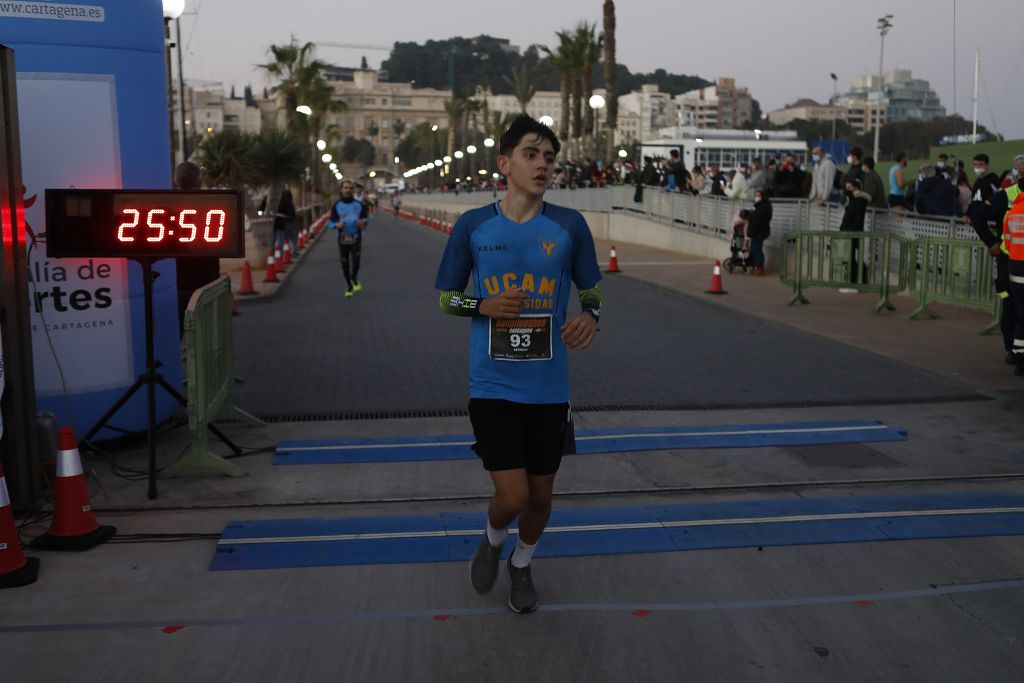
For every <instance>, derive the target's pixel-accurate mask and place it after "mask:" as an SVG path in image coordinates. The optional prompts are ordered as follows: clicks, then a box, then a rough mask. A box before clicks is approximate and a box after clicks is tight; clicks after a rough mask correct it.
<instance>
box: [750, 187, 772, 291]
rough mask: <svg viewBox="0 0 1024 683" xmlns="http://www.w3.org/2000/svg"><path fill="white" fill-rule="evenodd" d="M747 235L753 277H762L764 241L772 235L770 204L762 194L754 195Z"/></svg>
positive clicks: (756, 193)
mask: <svg viewBox="0 0 1024 683" xmlns="http://www.w3.org/2000/svg"><path fill="white" fill-rule="evenodd" d="M747 234H748V235H750V260H751V263H752V264H753V266H754V269H753V270H752V271H751V272H750V274H751V275H753V276H755V277H760V276H762V275H764V241H765V240H766V239H768V237H769V236H771V234H772V203H771V201H769V200H768V197H766V196H765V195H764V192H755V193H754V210H753V211H752V212H751V213H750V218H749V219H748V226H747Z"/></svg>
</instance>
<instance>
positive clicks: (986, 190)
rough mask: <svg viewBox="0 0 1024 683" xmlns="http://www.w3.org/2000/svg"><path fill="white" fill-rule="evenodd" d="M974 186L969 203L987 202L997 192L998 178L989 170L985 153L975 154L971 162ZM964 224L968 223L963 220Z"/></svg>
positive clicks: (966, 220) (967, 220)
mask: <svg viewBox="0 0 1024 683" xmlns="http://www.w3.org/2000/svg"><path fill="white" fill-rule="evenodd" d="M972 163H973V166H972V168H973V170H974V177H975V178H976V180H975V181H974V186H973V187H972V188H971V201H975V202H987V201H988V200H989V199H991V198H992V195H993V194H995V193H996V192H998V191H999V176H997V175H996V174H995V173H993V172H992V171H990V170H989V158H988V155H987V154H985V153H981V154H975V155H974V159H973V160H972ZM965 222H970V220H969V219H965Z"/></svg>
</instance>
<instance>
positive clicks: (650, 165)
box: [640, 157, 661, 186]
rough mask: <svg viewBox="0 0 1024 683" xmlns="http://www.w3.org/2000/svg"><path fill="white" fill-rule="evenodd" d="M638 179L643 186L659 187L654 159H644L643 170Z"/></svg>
mask: <svg viewBox="0 0 1024 683" xmlns="http://www.w3.org/2000/svg"><path fill="white" fill-rule="evenodd" d="M640 179H641V182H642V183H643V184H644V185H655V186H658V185H661V177H660V175H659V174H658V168H657V166H655V165H654V159H652V158H651V157H644V170H643V174H642V175H641V178H640Z"/></svg>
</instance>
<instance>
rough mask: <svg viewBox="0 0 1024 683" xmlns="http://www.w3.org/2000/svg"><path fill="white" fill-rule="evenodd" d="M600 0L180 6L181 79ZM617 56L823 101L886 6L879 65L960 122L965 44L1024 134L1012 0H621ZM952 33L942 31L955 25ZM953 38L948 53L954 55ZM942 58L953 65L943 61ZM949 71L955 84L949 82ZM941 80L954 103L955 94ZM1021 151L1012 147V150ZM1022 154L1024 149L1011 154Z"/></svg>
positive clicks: (559, 11)
mask: <svg viewBox="0 0 1024 683" xmlns="http://www.w3.org/2000/svg"><path fill="white" fill-rule="evenodd" d="M602 4H603V3H602V1H601V0H562V1H561V2H550V1H549V0H517V1H516V2H514V3H494V2H482V3H471V2H465V1H462V2H454V1H452V0H434V2H359V3H355V2H350V1H343V2H327V1H325V0H288V2H272V3H254V2H252V0H187V4H186V12H188V14H186V15H185V16H183V17H182V20H181V21H182V32H183V34H184V37H185V44H186V50H187V51H186V54H185V76H186V78H190V79H205V80H211V81H217V82H221V81H223V82H224V85H225V88H226V89H230V87H231V85H232V84H234V85H235V86H237V87H238V91H239V93H241V89H242V87H243V86H244V85H245V84H247V83H251V84H252V85H253V86H254V87H255V88H257V89H259V88H262V87H263V86H264V85H267V84H268V81H266V79H265V78H264V76H263V75H262V74H261V73H259V72H257V71H256V70H255V69H254V68H253V65H255V64H258V63H260V62H263V61H267V59H268V58H267V48H268V46H269V45H271V44H279V43H287V42H288V40H289V38H290V36H291V35H295V36H296V37H297V38H298V39H299V40H300V41H303V42H305V41H312V42H313V43H317V42H321V41H333V42H342V43H360V44H369V45H374V46H384V47H387V46H390V45H392V44H393V43H394V42H395V41H416V42H420V43H422V42H424V41H426V40H428V39H444V38H448V37H451V36H464V37H471V36H476V35H480V34H482V33H484V34H488V35H492V36H495V37H499V38H508V39H510V40H511V41H512V43H513V44H515V45H519V46H520V47H522V48H524V49H525V48H526V47H527V46H529V45H530V44H532V43H541V44H554V42H555V36H554V33H555V31H557V30H559V29H564V28H572V27H573V26H574V25H575V24H577V23H578V22H579V21H581V20H587V21H591V22H595V21H596V22H598V28H599V29H600V21H601V8H602ZM616 9H617V15H618V31H617V37H618V61H619V62H620V63H622V64H625V65H626V66H628V67H629V68H630V69H631V70H632V71H634V72H636V71H644V72H647V71H653V70H654V69H657V68H664V69H666V70H667V71H670V72H674V73H685V74H694V75H699V76H702V77H704V78H707V79H710V80H713V79H715V78H717V77H720V76H732V77H735V78H736V81H737V84H738V85H740V86H746V87H748V88H749V89H750V92H751V94H752V95H753V96H754V98H755V99H757V100H759V101H760V102H761V106H762V108H763V110H764V111H766V112H767V111H771V110H772V109H776V108H778V107H780V106H783V105H785V104H787V103H789V102H792V101H794V100H796V99H798V98H801V97H811V98H814V99H816V100H818V101H825V100H827V98H828V97H829V96H830V95H831V94H832V80H831V78H830V77H829V72H834V73H836V75H837V76H839V86H840V92H842V91H843V90H844V89H847V88H848V87H849V84H850V79H851V78H852V77H854V76H856V75H858V74H865V73H877V71H878V55H879V35H878V31H877V29H876V22H877V19H878V17H881V16H883V15H885V14H893V15H895V18H894V19H893V24H894V28H893V29H892V31H891V32H890V33H889V35H888V36H887V37H886V41H885V69H886V70H888V69H892V68H902V69H910V70H912V71H913V73H914V76H915V77H919V78H924V79H926V80H928V81H930V82H931V85H932V87H933V89H935V90H936V92H937V93H938V95H939V97H940V98H941V100H942V104H943V105H944V106H945V107H946V109H947V111H948V112H950V113H953V112H954V111H955V112H957V113H959V114H960V115H962V116H963V117H964V118H966V119H968V120H970V118H971V106H972V105H971V97H972V90H973V82H974V52H975V49H977V48H980V49H981V71H982V78H981V86H980V87H979V94H978V118H979V122H980V123H981V124H982V125H984V126H987V127H990V128H994V129H995V130H997V131H998V132H1000V133H1002V134H1003V135H1005V136H1006V137H1007V139H1024V12H1022V11H1021V3H1020V1H1019V0H975V1H974V2H968V1H967V0H933V1H931V2H928V1H926V0H860V1H859V2H857V3H848V2H837V1H836V0H788V1H786V2H779V3H770V2H765V1H764V0H725V1H722V2H701V3H696V2H669V1H668V0H622V1H620V2H617V3H616ZM954 27H955V31H954ZM954 40H955V45H956V49H955V50H954ZM363 55H365V56H366V58H367V60H368V61H369V63H370V65H371V66H373V67H376V66H379V65H380V62H381V61H382V60H383V59H386V58H387V55H388V53H387V52H385V51H373V50H350V49H339V48H322V49H321V50H319V51H318V53H317V56H318V57H319V58H321V59H323V60H325V61H328V62H331V63H335V64H338V65H342V66H358V64H359V61H360V58H361V57H362V56H363ZM954 64H955V68H954ZM954 73H955V78H954ZM954 81H955V88H956V101H955V102H954V97H953V93H954ZM1022 147H1024V145H1022ZM1021 151H1022V152H1024V148H1022V150H1021Z"/></svg>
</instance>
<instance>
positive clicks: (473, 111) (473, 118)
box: [462, 100, 483, 144]
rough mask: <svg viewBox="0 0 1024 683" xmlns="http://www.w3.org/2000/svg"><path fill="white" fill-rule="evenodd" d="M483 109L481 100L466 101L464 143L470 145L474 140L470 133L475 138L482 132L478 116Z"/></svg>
mask: <svg viewBox="0 0 1024 683" xmlns="http://www.w3.org/2000/svg"><path fill="white" fill-rule="evenodd" d="M482 109H483V103H481V102H480V100H466V117H465V121H464V122H465V128H464V129H463V135H462V137H463V142H464V143H467V144H468V143H470V142H472V139H471V138H470V136H469V133H472V134H473V135H474V136H475V135H476V134H477V133H478V132H479V131H480V125H479V121H478V116H479V115H480V111H481V110H482Z"/></svg>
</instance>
